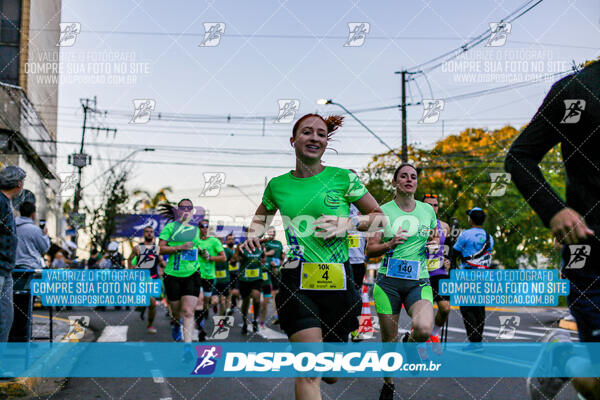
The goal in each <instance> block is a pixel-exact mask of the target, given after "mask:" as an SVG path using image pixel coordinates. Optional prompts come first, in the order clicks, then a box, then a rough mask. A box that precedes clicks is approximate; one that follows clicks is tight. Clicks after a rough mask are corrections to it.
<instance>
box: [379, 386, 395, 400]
mask: <svg viewBox="0 0 600 400" xmlns="http://www.w3.org/2000/svg"><path fill="white" fill-rule="evenodd" d="M379 400H394V384H393V383H392V384H389V383H387V382H386V383H384V384H383V387H382V388H381V393H379Z"/></svg>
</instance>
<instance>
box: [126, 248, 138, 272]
mask: <svg viewBox="0 0 600 400" xmlns="http://www.w3.org/2000/svg"><path fill="white" fill-rule="evenodd" d="M139 255H140V246H138V245H137V244H136V245H135V246H133V250H132V251H131V254H130V255H129V258H128V259H127V267H128V268H129V269H131V268H134V265H133V264H132V262H133V258H134V257H135V256H139Z"/></svg>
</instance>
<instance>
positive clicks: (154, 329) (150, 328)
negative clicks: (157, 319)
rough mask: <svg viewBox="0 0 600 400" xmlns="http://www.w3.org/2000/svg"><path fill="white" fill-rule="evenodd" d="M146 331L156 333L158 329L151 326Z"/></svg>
mask: <svg viewBox="0 0 600 400" xmlns="http://www.w3.org/2000/svg"><path fill="white" fill-rule="evenodd" d="M146 332H148V333H156V332H158V331H157V330H156V328H155V327H153V326H149V327H148V329H146Z"/></svg>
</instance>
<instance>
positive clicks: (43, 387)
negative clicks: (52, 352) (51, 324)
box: [0, 317, 95, 398]
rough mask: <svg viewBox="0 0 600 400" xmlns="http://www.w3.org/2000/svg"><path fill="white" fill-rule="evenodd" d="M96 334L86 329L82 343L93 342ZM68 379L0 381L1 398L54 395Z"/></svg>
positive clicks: (57, 339) (58, 339) (71, 340)
mask: <svg viewBox="0 0 600 400" xmlns="http://www.w3.org/2000/svg"><path fill="white" fill-rule="evenodd" d="M54 319H56V320H59V321H66V322H69V320H68V319H65V318H60V317H54ZM94 336H95V335H94V333H93V331H92V330H91V329H89V328H88V329H86V332H85V335H84V337H83V338H82V340H81V341H83V342H91V341H93V340H94ZM79 341H80V340H79V339H75V338H67V337H65V336H63V337H60V335H59V336H57V338H56V341H55V342H73V343H76V342H79ZM66 382H67V378H56V377H52V378H43V377H18V378H12V379H11V380H9V381H5V382H2V381H0V398H13V397H26V396H31V395H34V396H40V395H42V394H44V392H50V393H54V392H56V391H58V389H57V386H64V385H65V383H66Z"/></svg>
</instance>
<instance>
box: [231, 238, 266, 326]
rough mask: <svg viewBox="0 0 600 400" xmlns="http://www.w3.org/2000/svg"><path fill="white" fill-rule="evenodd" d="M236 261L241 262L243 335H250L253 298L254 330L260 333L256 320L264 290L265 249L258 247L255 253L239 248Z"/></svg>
mask: <svg viewBox="0 0 600 400" xmlns="http://www.w3.org/2000/svg"><path fill="white" fill-rule="evenodd" d="M234 257H235V258H236V259H239V260H240V276H239V279H240V293H241V294H242V310H241V311H242V318H243V325H242V335H245V334H247V333H248V308H249V307H250V298H252V307H253V310H254V312H253V320H252V328H253V331H254V332H258V321H257V320H256V318H257V317H258V314H259V312H260V291H261V288H262V269H263V265H264V264H265V251H264V247H262V246H261V247H258V248H256V249H255V250H254V251H248V250H247V249H245V248H241V247H238V248H237V249H236V251H235V256H234Z"/></svg>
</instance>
